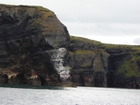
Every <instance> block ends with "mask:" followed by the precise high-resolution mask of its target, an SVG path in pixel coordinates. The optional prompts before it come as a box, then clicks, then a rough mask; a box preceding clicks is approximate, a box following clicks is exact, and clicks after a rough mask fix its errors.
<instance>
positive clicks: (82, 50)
mask: <svg viewBox="0 0 140 105" xmlns="http://www.w3.org/2000/svg"><path fill="white" fill-rule="evenodd" d="M68 49H69V62H70V66H71V67H72V70H71V77H72V82H74V83H75V84H76V85H78V86H79V85H80V86H97V87H119V88H139V87H140V46H128V45H111V44H102V43H100V42H97V41H94V40H89V39H85V38H80V37H74V36H71V40H70V45H69V47H68Z"/></svg>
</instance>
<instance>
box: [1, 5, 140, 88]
mask: <svg viewBox="0 0 140 105" xmlns="http://www.w3.org/2000/svg"><path fill="white" fill-rule="evenodd" d="M0 83H8V84H29V85H37V86H40V85H47V86H63V85H65V86H92V87H93V86H97V87H121V88H122V87H123V88H139V87H140V46H126V45H111V44H103V43H100V42H98V41H94V40H89V39H85V38H80V37H74V36H71V37H70V36H69V33H68V31H67V28H66V27H65V26H64V25H63V24H62V23H61V22H60V21H59V20H58V19H57V17H56V16H55V14H54V13H53V12H52V11H50V10H48V9H45V8H43V7H38V6H12V5H0Z"/></svg>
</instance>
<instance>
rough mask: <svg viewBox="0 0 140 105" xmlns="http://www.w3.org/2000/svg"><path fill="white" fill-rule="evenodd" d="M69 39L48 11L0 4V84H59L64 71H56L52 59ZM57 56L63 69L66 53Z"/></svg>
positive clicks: (35, 7)
mask: <svg viewBox="0 0 140 105" xmlns="http://www.w3.org/2000/svg"><path fill="white" fill-rule="evenodd" d="M69 39H70V38H69V33H68V31H67V28H66V27H65V26H64V25H63V24H62V23H61V22H60V21H59V20H58V19H57V17H56V15H55V14H54V13H53V12H52V11H50V10H49V9H46V8H43V7H39V6H12V5H0V50H1V51H0V71H1V75H0V82H1V83H9V84H31V85H54V86H55V85H59V83H60V82H61V81H62V80H61V78H60V77H62V76H61V75H63V73H62V72H65V70H64V69H63V70H61V73H60V72H58V70H57V68H56V67H55V64H54V62H53V61H52V56H57V55H58V53H59V52H58V50H59V49H61V47H63V49H65V48H67V46H68V44H69ZM52 50H53V52H54V53H55V54H54V53H53V54H50V52H51V51H52ZM65 50H66V49H65ZM61 53H62V54H61V55H62V58H59V60H60V61H64V62H62V63H61V67H63V68H65V66H67V65H65V66H63V64H64V63H65V57H64V56H65V55H66V54H65V53H66V51H65V52H63V51H61ZM53 60H54V59H53ZM68 71H69V70H67V72H68ZM68 73H69V72H68ZM68 73H67V74H66V75H69V74H68ZM6 76H7V77H6ZM64 79H67V77H65V78H64Z"/></svg>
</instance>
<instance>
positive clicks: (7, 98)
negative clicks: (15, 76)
mask: <svg viewBox="0 0 140 105" xmlns="http://www.w3.org/2000/svg"><path fill="white" fill-rule="evenodd" d="M0 105H140V90H136V89H116V88H95V87H77V88H60V89H23V88H3V87H0Z"/></svg>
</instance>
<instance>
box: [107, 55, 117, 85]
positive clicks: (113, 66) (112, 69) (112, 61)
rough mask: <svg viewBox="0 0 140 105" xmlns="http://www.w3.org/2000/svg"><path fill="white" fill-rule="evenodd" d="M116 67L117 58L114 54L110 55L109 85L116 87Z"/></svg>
mask: <svg viewBox="0 0 140 105" xmlns="http://www.w3.org/2000/svg"><path fill="white" fill-rule="evenodd" d="M115 69H116V59H115V57H113V56H110V57H109V61H108V72H107V74H106V77H107V87H114V80H115V77H114V72H115Z"/></svg>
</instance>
